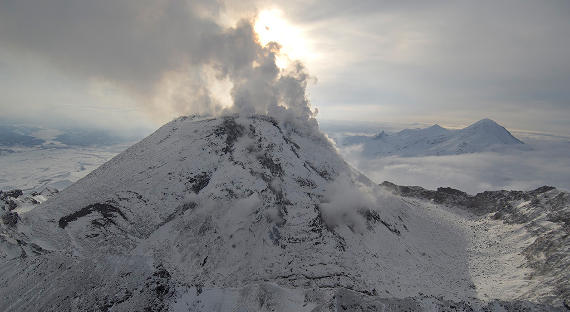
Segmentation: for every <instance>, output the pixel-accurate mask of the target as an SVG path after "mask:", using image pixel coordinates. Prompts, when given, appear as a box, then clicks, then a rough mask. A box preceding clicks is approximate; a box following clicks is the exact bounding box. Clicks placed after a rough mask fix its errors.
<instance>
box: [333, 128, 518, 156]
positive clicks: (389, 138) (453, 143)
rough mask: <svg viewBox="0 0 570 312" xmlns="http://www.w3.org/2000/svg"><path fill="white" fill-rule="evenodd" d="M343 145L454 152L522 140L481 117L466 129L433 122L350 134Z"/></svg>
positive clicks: (384, 151) (370, 151)
mask: <svg viewBox="0 0 570 312" xmlns="http://www.w3.org/2000/svg"><path fill="white" fill-rule="evenodd" d="M340 144H341V145H343V146H350V145H362V155H363V156H366V157H385V156H392V155H398V156H404V157H414V156H434V155H455V154H465V153H476V152H483V151H488V150H490V149H492V148H494V147H497V146H504V145H508V146H513V145H514V146H518V145H521V144H523V142H521V141H520V140H518V139H517V138H515V137H514V136H513V135H512V134H511V133H510V132H509V131H507V129H505V128H503V127H502V126H500V125H498V124H497V123H496V122H494V121H492V120H490V119H482V120H480V121H478V122H476V123H474V124H472V125H470V126H468V127H466V128H464V129H459V130H451V129H445V128H442V127H440V126H439V125H433V126H431V127H429V128H425V129H405V130H402V131H400V132H397V133H393V134H391V133H386V132H384V131H382V132H380V133H379V134H377V135H375V136H372V137H371V136H363V135H358V136H348V137H345V138H344V139H343V140H341V142H340Z"/></svg>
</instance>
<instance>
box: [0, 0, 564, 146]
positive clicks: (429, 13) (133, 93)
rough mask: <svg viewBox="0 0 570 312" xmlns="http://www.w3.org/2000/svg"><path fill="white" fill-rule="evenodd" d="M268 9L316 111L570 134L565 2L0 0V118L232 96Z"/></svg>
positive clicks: (162, 109) (202, 108)
mask: <svg viewBox="0 0 570 312" xmlns="http://www.w3.org/2000/svg"><path fill="white" fill-rule="evenodd" d="M266 10H273V11H277V12H280V13H279V14H277V16H278V17H279V19H280V20H282V21H283V22H284V23H285V25H286V26H284V27H285V29H287V30H288V34H285V35H283V36H284V38H283V42H281V44H282V45H283V48H282V51H286V52H287V53H288V54H290V55H291V56H294V57H296V58H300V59H301V61H302V62H303V63H304V64H305V66H306V70H307V71H308V72H309V73H310V74H311V76H312V78H311V79H310V80H308V81H309V86H308V91H309V99H310V101H311V103H312V105H313V106H316V107H317V108H318V109H319V113H318V115H317V117H318V118H321V119H336V120H355V121H358V120H362V121H381V122H409V123H414V122H423V123H439V124H441V125H449V126H462V125H466V124H469V123H472V122H474V121H476V120H478V119H481V118H485V117H489V118H492V119H494V120H496V121H497V122H499V123H501V124H502V125H504V126H506V127H507V128H510V129H523V130H531V131H545V132H551V133H557V134H563V135H570V126H569V125H570V2H569V1H378V0H376V1H339V0H333V1H331V0H326V1H325V0H322V1H317V0H305V1H274V2H271V1H263V0H261V1H249V2H244V1H240V2H226V3H223V2H215V1H206V0H192V1H187V2H182V1H178V0H172V1H170V0H167V1H147V0H141V1H133V0H122V1H105V0H103V1H87V0H75V1H65V0H43V1H29V0H17V1H16V0H0V117H9V118H14V119H25V120H28V121H44V122H52V123H65V124H80V125H84V124H88V125H95V126H104V127H114V128H117V127H125V128H129V127H140V126H147V127H156V126H158V125H160V123H162V122H164V121H166V120H168V119H170V118H172V117H175V116H176V115H179V114H188V113H191V112H193V111H196V112H200V113H204V112H206V111H207V110H208V109H211V107H217V106H216V105H218V104H219V103H221V104H220V105H222V106H223V105H224V101H231V100H230V99H229V96H228V95H227V94H225V93H228V92H229V90H230V89H231V86H228V83H236V81H240V83H243V79H245V78H244V77H246V76H244V72H243V70H241V69H240V67H235V66H234V65H235V64H237V63H238V62H239V61H240V60H241V57H242V56H243V55H245V56H247V55H248V54H247V53H244V52H243V51H241V49H242V48H243V49H250V50H251V49H252V47H251V46H247V45H245V46H244V45H243V42H241V41H240V43H236V42H238V41H239V40H236V39H235V38H237V37H239V35H240V34H243V33H240V32H239V29H240V28H239V27H236V23H237V21H238V20H239V19H240V18H246V19H248V20H252V19H253V18H254V16H255V14H256V12H257V13H259V12H264V11H266ZM269 20H270V21H269V22H268V23H270V24H271V23H274V21H273V22H272V21H271V18H270V19H269ZM252 23H254V22H252ZM268 26H273V24H271V25H268ZM277 26H279V25H277ZM277 26H276V27H277ZM228 27H234V28H236V30H235V31H234V32H232V36H230V37H231V38H229V39H228V35H227V34H228V32H227V30H226V29H227V28H228ZM220 37H222V38H223V39H219V38H220ZM208 38H215V39H211V40H210V39H208ZM262 39H263V38H262ZM275 39H276V40H278V41H279V40H281V39H280V38H275ZM216 40H222V41H220V42H223V44H220V42H218V44H213V43H212V42H214V41H216ZM228 42H230V43H229V44H228ZM210 45H211V46H210ZM226 48H227V49H229V50H230V51H233V53H235V56H228V55H225V54H224V53H220V55H217V54H216V53H218V51H219V50H220V49H226ZM253 48H255V47H253ZM250 50H248V51H250ZM248 53H249V52H248ZM209 54H216V56H215V58H214V59H215V60H214V62H215V64H216V65H215V66H214V68H215V71H214V72H208V70H205V68H204V67H203V66H202V65H203V64H207V65H208V66H212V62H213V61H212V59H213V57H212V56H211V55H209ZM228 62H229V63H231V66H230V65H228V64H229V63H228ZM197 64H199V65H200V66H198V65H197ZM220 66H221V67H224V66H226V67H227V68H226V67H224V69H223V70H222V69H220V68H219V67H220ZM232 66H233V67H232ZM220 72H223V73H224V75H220ZM236 73H239V75H240V76H239V79H237V78H236V77H237V76H236V75H237V74H236ZM222 76H223V77H222ZM247 77H249V76H247ZM218 78H223V79H221V80H220V81H217V80H218ZM259 78H260V77H257V76H256V79H259ZM228 79H229V80H231V82H229V81H228ZM212 81H213V83H212ZM204 82H206V83H207V84H208V88H207V89H208V90H207V92H206V93H207V94H210V95H212V96H211V99H210V98H208V101H206V102H204V100H203V98H204V96H203V93H204V92H205V91H204V89H203V86H202V85H201V84H202V83H204ZM194 95H196V97H200V100H199V101H198V100H196V99H193V98H192V97H193V96H194ZM218 102H219V103H218ZM181 103H182V104H181ZM212 103H214V104H212Z"/></svg>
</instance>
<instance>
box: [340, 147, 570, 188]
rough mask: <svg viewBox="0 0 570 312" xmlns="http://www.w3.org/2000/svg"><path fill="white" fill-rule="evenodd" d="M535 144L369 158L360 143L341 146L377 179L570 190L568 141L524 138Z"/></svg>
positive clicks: (429, 184)
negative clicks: (523, 148) (495, 149)
mask: <svg viewBox="0 0 570 312" xmlns="http://www.w3.org/2000/svg"><path fill="white" fill-rule="evenodd" d="M522 139H523V141H525V142H527V143H528V144H529V145H530V146H531V147H532V148H533V150H530V151H520V150H508V149H506V150H503V151H500V152H487V153H474V154H464V155H452V156H428V157H385V158H377V159H366V158H364V157H361V156H360V150H359V149H358V147H349V148H342V147H341V149H340V153H341V154H342V155H343V156H344V157H345V159H346V160H347V161H348V162H349V163H351V164H352V165H353V166H355V167H356V168H358V169H359V170H360V171H362V172H363V173H364V174H365V175H367V176H368V177H369V178H370V179H372V180H373V181H375V182H377V183H381V182H382V181H390V182H393V183H396V184H399V185H419V186H422V187H425V188H429V189H435V188H437V187H440V186H450V187H453V188H457V189H460V190H462V191H465V192H468V193H477V192H482V191H489V190H498V189H507V190H511V189H512V190H531V189H534V188H537V187H539V186H542V185H552V186H555V187H557V188H559V189H562V190H566V191H568V190H570V157H569V155H570V141H568V140H567V139H565V140H557V141H545V140H542V139H541V140H536V139H530V138H522Z"/></svg>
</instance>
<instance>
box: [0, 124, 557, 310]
mask: <svg viewBox="0 0 570 312" xmlns="http://www.w3.org/2000/svg"><path fill="white" fill-rule="evenodd" d="M425 207H426V206H425V205H424V204H421V203H413V202H410V201H409V200H408V199H404V198H402V197H400V196H398V195H394V194H391V193H390V192H388V191H386V190H384V189H383V188H381V187H380V186H377V185H375V184H374V183H372V182H371V181H370V180H369V179H368V178H366V177H365V176H363V175H362V174H360V173H359V172H357V171H356V170H354V169H353V168H352V167H350V166H349V165H348V164H347V163H346V162H344V160H343V159H342V158H341V157H340V156H339V155H338V154H337V153H336V151H335V149H334V147H333V146H332V144H331V143H330V142H329V141H328V140H327V139H326V137H325V136H324V135H322V134H321V133H320V132H319V131H318V129H316V128H313V127H310V126H308V127H295V126H291V125H290V124H288V123H285V122H277V121H276V120H274V119H272V118H271V117H268V116H265V115H253V116H238V115H235V116H227V117H223V118H203V117H197V116H194V117H190V118H187V117H183V118H179V119H176V120H174V121H172V122H170V123H168V124H166V125H165V126H163V127H162V128H160V129H159V130H157V131H156V132H155V133H154V134H152V135H150V136H149V137H147V138H145V139H144V140H142V141H141V142H139V143H137V144H135V145H133V146H132V147H130V148H129V149H127V150H126V151H125V152H123V153H121V154H119V155H118V156H116V157H114V158H113V159H112V160H110V161H109V162H107V163H105V164H104V165H102V166H101V167H99V168H98V169H96V170H94V171H93V172H91V173H90V174H89V175H87V176H86V177H85V178H83V179H81V180H79V181H78V182H76V183H75V184H73V185H71V186H70V187H68V188H66V189H65V190H63V191H62V192H60V193H58V194H57V195H56V196H55V197H54V198H52V199H50V200H48V201H47V202H45V203H43V204H40V205H39V206H38V207H36V208H35V209H30V210H25V211H21V212H20V213H18V212H16V215H15V216H14V215H12V216H13V217H12V218H11V219H10V222H1V223H0V229H1V235H0V296H1V298H3V300H1V301H0V310H3V311H4V310H6V311H30V310H45V311H62V310H63V311H101V310H102V311H143V310H144V311H340V310H346V311H364V310H370V311H377V310H383V311H401V310H402V309H408V310H411V311H424V310H433V309H448V310H453V309H457V307H459V308H460V310H466V311H467V310H470V309H471V310H485V311H488V310H497V311H499V310H500V309H503V307H504V308H507V309H509V308H512V309H515V308H519V309H532V310H537V311H549V310H556V309H559V308H556V307H553V306H547V305H544V304H550V303H553V304H554V305H555V306H558V307H559V306H560V304H561V303H560V300H558V301H556V300H552V299H551V298H550V297H548V296H546V295H544V296H542V297H539V298H538V299H536V298H534V297H532V296H526V297H525V296H524V294H523V293H522V292H520V291H521V290H523V289H528V287H527V286H528V285H526V284H521V283H518V282H517V281H516V280H515V281H514V282H513V281H511V280H509V281H508V287H503V286H500V285H498V284H497V285H493V286H497V288H498V289H502V290H503V292H499V293H498V295H496V296H493V295H492V296H491V297H487V298H485V297H484V296H482V295H481V294H480V293H479V291H478V290H477V289H478V287H479V288H480V287H484V286H485V280H483V281H477V283H475V280H474V279H473V278H472V276H473V274H474V273H473V272H480V271H481V270H483V269H481V268H478V267H475V268H474V267H473V265H472V263H471V262H470V259H471V258H470V256H471V254H470V249H469V248H470V247H469V239H468V237H467V236H466V235H464V233H463V232H460V231H458V228H457V227H458V226H457V224H456V223H453V222H451V221H450V219H449V217H448V215H447V214H443V213H439V214H438V213H433V211H431V210H429V209H427V210H426V209H424V208H425ZM10 213H14V212H10ZM489 258H491V257H489ZM485 259H487V258H484V260H481V261H483V262H482V263H483V264H484V261H487V260H489V259H487V260H485ZM478 263H479V262H478ZM477 270H479V271H477ZM481 272H484V273H486V272H487V271H484V270H483V271H481ZM517 272H519V271H517ZM525 272H526V271H525ZM519 273H520V272H519ZM511 278H513V277H512V276H511ZM519 278H520V276H519ZM513 279H515V278H513ZM539 282H540V281H537V282H536V283H539ZM533 285H535V284H533ZM501 287H502V288H501ZM545 291H548V290H545ZM529 298H531V299H533V301H534V303H531V302H528V301H526V299H529ZM543 298H546V299H544V300H543ZM480 299H485V300H486V301H481V300H480ZM513 300H517V301H513ZM520 300H522V301H520Z"/></svg>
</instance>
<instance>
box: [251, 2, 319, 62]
mask: <svg viewBox="0 0 570 312" xmlns="http://www.w3.org/2000/svg"><path fill="white" fill-rule="evenodd" d="M254 30H255V32H256V33H257V35H258V37H259V41H260V43H261V44H262V45H263V46H265V45H267V44H268V43H269V42H277V43H279V44H280V45H281V47H282V48H281V53H280V55H278V56H277V60H276V62H277V66H279V67H280V68H285V67H287V65H288V64H289V63H290V62H291V61H292V60H302V61H306V60H307V58H308V57H309V52H308V49H307V45H306V42H305V40H304V38H303V34H302V32H301V30H300V29H299V28H297V27H295V26H293V25H291V24H290V23H289V22H288V21H287V20H286V19H285V18H284V17H283V12H282V11H281V10H279V9H271V10H263V11H261V12H259V14H258V16H257V19H256V21H255V25H254Z"/></svg>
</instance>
